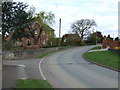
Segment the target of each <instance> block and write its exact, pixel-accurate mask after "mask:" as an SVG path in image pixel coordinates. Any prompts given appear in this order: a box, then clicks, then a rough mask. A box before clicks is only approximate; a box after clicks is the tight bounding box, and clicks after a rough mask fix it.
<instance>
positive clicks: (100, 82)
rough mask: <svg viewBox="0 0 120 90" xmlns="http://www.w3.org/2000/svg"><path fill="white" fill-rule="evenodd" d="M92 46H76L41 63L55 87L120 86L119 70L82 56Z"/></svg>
mask: <svg viewBox="0 0 120 90" xmlns="http://www.w3.org/2000/svg"><path fill="white" fill-rule="evenodd" d="M92 47H94V46H84V47H76V48H72V49H68V50H65V51H62V52H58V53H55V54H53V55H50V56H49V57H46V58H45V59H44V60H43V61H42V63H41V67H42V68H41V69H42V72H43V75H44V77H45V78H46V79H47V80H48V81H49V82H50V83H51V84H52V86H53V87H55V88H118V72H116V71H112V70H109V69H106V68H103V67H100V66H97V65H95V64H92V63H89V62H87V61H85V60H84V59H83V58H82V54H83V53H84V52H86V51H88V50H89V49H90V48H92Z"/></svg>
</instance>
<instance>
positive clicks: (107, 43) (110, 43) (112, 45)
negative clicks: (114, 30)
mask: <svg viewBox="0 0 120 90" xmlns="http://www.w3.org/2000/svg"><path fill="white" fill-rule="evenodd" d="M107 47H110V48H111V49H114V48H115V47H120V44H119V43H118V41H112V40H103V43H102V48H107Z"/></svg>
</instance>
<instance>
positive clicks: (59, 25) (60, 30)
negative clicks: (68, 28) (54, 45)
mask: <svg viewBox="0 0 120 90" xmlns="http://www.w3.org/2000/svg"><path fill="white" fill-rule="evenodd" d="M60 36H61V18H60V19H59V47H60V42H61V39H60Z"/></svg>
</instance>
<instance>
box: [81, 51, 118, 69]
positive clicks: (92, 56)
mask: <svg viewBox="0 0 120 90" xmlns="http://www.w3.org/2000/svg"><path fill="white" fill-rule="evenodd" d="M83 57H84V58H85V59H87V60H88V61H90V62H93V63H96V64H98V65H102V66H104V67H108V68H111V69H114V70H117V71H118V70H120V67H118V58H120V55H118V54H115V53H113V52H112V51H96V52H86V53H84V55H83Z"/></svg>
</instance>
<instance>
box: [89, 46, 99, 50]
mask: <svg viewBox="0 0 120 90" xmlns="http://www.w3.org/2000/svg"><path fill="white" fill-rule="evenodd" d="M97 49H101V46H96V47H93V48H92V49H90V50H97Z"/></svg>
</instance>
